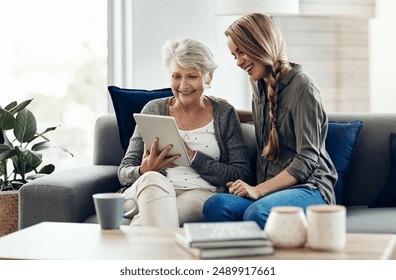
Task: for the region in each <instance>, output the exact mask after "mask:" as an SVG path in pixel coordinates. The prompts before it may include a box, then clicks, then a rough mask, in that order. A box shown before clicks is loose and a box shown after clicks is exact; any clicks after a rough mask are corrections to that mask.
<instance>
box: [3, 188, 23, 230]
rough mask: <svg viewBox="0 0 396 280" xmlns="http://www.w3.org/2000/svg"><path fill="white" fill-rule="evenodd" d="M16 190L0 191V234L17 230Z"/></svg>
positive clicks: (17, 208)
mask: <svg viewBox="0 0 396 280" xmlns="http://www.w3.org/2000/svg"><path fill="white" fill-rule="evenodd" d="M18 196H19V192H18V191H5V192H0V236H3V235H6V234H9V233H11V232H14V231H17V230H18V218H19V206H18Z"/></svg>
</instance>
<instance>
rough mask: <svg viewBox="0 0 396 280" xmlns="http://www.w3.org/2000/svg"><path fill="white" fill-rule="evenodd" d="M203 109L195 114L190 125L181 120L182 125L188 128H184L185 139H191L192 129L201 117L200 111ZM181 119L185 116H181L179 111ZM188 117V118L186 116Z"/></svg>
mask: <svg viewBox="0 0 396 280" xmlns="http://www.w3.org/2000/svg"><path fill="white" fill-rule="evenodd" d="M200 111H201V109H199V111H198V112H197V113H196V114H195V118H194V119H193V120H192V121H191V123H190V125H189V126H188V127H187V126H186V125H185V124H184V123H182V122H180V127H183V128H184V127H186V129H182V130H183V131H184V135H183V139H184V140H185V141H187V140H190V131H191V130H192V129H193V128H194V125H195V123H196V122H197V120H198V118H199V113H200ZM177 116H178V119H179V121H180V120H182V119H183V118H180V114H179V112H178V114H177ZM184 119H187V118H184Z"/></svg>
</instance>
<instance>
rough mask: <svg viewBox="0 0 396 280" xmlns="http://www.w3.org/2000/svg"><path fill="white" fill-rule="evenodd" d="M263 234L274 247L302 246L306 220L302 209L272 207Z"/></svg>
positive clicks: (305, 231)
mask: <svg viewBox="0 0 396 280" xmlns="http://www.w3.org/2000/svg"><path fill="white" fill-rule="evenodd" d="M264 233H265V234H266V236H267V238H268V239H269V240H271V241H272V242H273V243H274V246H275V247H283V248H293V247H301V246H304V245H305V243H306V240H307V237H306V235H307V220H306V218H305V215H304V210H303V208H301V207H295V206H277V207H273V208H272V209H271V212H270V214H269V216H268V219H267V222H266V224H265V228H264Z"/></svg>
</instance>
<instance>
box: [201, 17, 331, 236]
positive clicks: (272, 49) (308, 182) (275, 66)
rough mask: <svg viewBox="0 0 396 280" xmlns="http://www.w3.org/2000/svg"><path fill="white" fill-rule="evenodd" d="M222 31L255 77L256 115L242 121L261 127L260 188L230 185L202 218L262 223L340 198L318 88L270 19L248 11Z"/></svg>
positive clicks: (240, 64) (240, 183) (241, 183)
mask: <svg viewBox="0 0 396 280" xmlns="http://www.w3.org/2000/svg"><path fill="white" fill-rule="evenodd" d="M225 35H226V36H227V45H228V48H229V50H230V52H231V54H232V55H233V56H234V58H235V60H236V64H237V66H238V67H240V68H242V70H244V71H246V73H247V74H248V75H249V76H250V79H251V84H252V90H253V99H252V114H251V115H249V114H245V115H244V120H248V119H249V118H250V119H252V120H253V122H254V125H255V130H256V140H257V151H258V156H257V166H256V167H257V173H256V174H257V185H256V186H251V185H249V184H248V183H247V182H246V181H244V180H243V179H240V180H235V181H232V182H229V183H228V184H227V186H228V188H229V194H218V195H216V196H214V197H211V198H210V199H209V200H207V201H206V203H205V205H204V216H205V220H206V221H235V220H253V221H256V222H257V223H258V224H259V225H260V226H261V227H262V228H264V226H265V223H266V220H267V217H268V215H269V213H270V211H271V208H272V207H274V206H299V207H303V208H304V209H305V208H306V207H307V206H308V205H312V204H333V203H335V195H334V191H333V187H334V185H335V183H336V181H337V172H336V169H335V167H334V165H333V163H332V161H331V159H330V157H329V155H328V153H327V152H326V148H325V139H326V134H327V126H328V119H327V116H326V113H325V111H324V109H323V106H322V103H321V99H320V92H319V87H318V85H317V84H316V82H315V81H314V80H313V79H312V78H311V77H310V76H308V75H307V74H305V73H304V72H303V70H302V67H301V66H300V65H298V64H294V63H291V62H289V61H288V59H287V54H286V45H285V42H284V41H283V39H282V36H281V33H280V31H279V29H278V27H277V25H276V24H275V22H274V21H273V20H272V19H271V18H270V17H268V16H266V15H263V14H257V13H255V14H249V15H246V16H243V17H241V18H239V19H238V20H236V21H235V22H234V23H232V24H231V26H230V27H229V28H228V29H227V30H226V32H225ZM245 113H246V112H245Z"/></svg>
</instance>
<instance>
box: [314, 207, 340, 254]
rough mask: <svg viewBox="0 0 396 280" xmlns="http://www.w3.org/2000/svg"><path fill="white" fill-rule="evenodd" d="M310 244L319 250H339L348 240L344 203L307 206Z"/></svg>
mask: <svg viewBox="0 0 396 280" xmlns="http://www.w3.org/2000/svg"><path fill="white" fill-rule="evenodd" d="M307 221H308V234H307V242H308V246H309V247H310V248H312V249H317V250H338V249H341V248H342V247H344V245H345V242H346V209H345V206H342V205H312V206H308V207H307Z"/></svg>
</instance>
